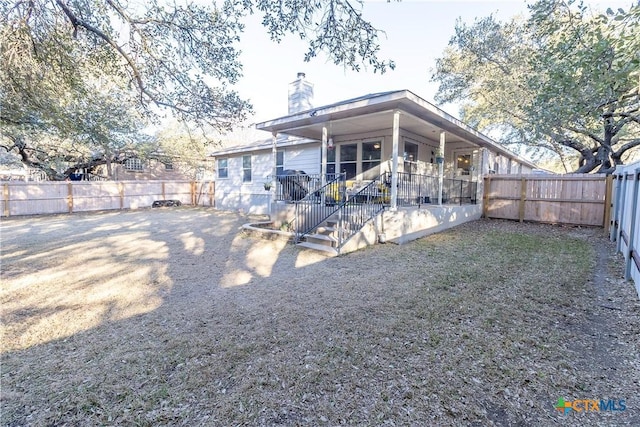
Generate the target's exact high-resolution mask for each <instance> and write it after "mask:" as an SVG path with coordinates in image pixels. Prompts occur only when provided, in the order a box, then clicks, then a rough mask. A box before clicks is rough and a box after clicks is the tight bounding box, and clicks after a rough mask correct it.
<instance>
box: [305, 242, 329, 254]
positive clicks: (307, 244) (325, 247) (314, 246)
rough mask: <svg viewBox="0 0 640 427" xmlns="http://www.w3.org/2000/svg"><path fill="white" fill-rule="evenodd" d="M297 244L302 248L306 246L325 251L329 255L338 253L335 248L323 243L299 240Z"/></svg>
mask: <svg viewBox="0 0 640 427" xmlns="http://www.w3.org/2000/svg"><path fill="white" fill-rule="evenodd" d="M297 246H300V247H303V248H307V249H313V250H316V251H319V252H323V253H326V254H328V255H331V256H337V255H338V251H337V250H336V248H333V247H331V246H325V245H317V244H315V243H310V242H300V243H298V245H297Z"/></svg>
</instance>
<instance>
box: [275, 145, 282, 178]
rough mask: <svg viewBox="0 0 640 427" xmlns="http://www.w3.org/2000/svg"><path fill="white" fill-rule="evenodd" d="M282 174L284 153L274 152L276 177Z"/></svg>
mask: <svg viewBox="0 0 640 427" xmlns="http://www.w3.org/2000/svg"><path fill="white" fill-rule="evenodd" d="M282 172H284V151H277V152H276V176H277V175H282Z"/></svg>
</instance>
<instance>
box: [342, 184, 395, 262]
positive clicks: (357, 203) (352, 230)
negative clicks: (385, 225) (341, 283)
mask: <svg viewBox="0 0 640 427" xmlns="http://www.w3.org/2000/svg"><path fill="white" fill-rule="evenodd" d="M386 175H387V174H382V175H380V176H379V177H377V178H376V179H374V180H373V181H371V182H370V183H369V184H367V185H366V186H365V187H363V188H362V189H360V190H359V191H358V192H356V193H355V194H352V195H350V196H349V199H348V200H345V201H344V202H342V203H340V206H339V207H338V209H337V214H338V219H337V221H338V231H337V233H338V252H339V251H340V248H342V246H344V244H345V243H347V241H349V239H350V238H351V237H353V236H355V234H356V233H358V232H359V231H360V230H362V227H364V226H365V224H366V223H367V222H369V221H370V220H371V219H373V218H375V217H376V216H377V215H378V214H379V213H380V212H382V210H384V208H385V206H387V205H388V203H387V202H388V200H389V199H388V192H387V191H386V188H387V186H386V185H385V179H386Z"/></svg>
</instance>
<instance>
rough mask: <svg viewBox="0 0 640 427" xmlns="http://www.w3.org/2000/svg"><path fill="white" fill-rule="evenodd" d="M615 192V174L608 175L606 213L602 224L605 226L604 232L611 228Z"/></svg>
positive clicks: (606, 182) (606, 181)
mask: <svg viewBox="0 0 640 427" xmlns="http://www.w3.org/2000/svg"><path fill="white" fill-rule="evenodd" d="M612 193H613V175H609V176H607V179H606V180H605V190H604V213H603V218H602V222H603V224H602V226H603V227H604V232H605V233H609V230H610V229H611V218H610V216H611V195H612Z"/></svg>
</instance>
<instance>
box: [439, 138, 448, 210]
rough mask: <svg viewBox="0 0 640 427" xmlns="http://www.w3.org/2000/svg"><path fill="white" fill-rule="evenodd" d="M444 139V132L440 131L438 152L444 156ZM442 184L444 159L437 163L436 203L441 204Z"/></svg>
mask: <svg viewBox="0 0 640 427" xmlns="http://www.w3.org/2000/svg"><path fill="white" fill-rule="evenodd" d="M445 141H446V137H445V133H444V131H443V130H441V131H440V148H439V150H440V154H441V155H442V157H444V144H445ZM443 184H444V159H443V160H442V163H439V164H438V205H442V187H443Z"/></svg>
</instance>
